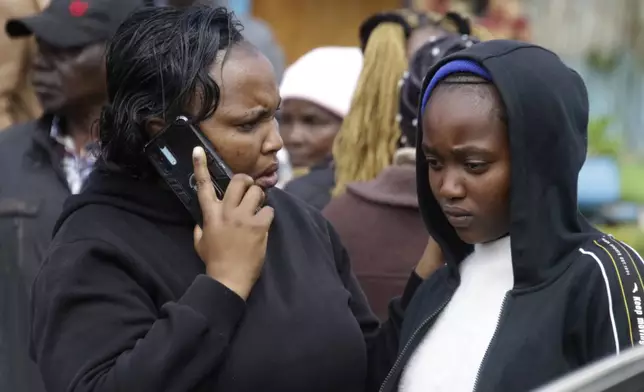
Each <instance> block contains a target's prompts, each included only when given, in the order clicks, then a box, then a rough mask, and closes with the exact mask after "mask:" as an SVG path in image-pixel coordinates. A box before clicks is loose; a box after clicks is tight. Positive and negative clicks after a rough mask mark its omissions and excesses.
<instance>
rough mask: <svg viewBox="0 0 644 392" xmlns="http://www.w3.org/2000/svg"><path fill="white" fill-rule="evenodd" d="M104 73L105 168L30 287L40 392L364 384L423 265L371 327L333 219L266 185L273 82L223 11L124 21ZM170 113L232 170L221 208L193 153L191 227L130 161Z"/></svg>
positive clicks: (150, 11)
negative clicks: (43, 390)
mask: <svg viewBox="0 0 644 392" xmlns="http://www.w3.org/2000/svg"><path fill="white" fill-rule="evenodd" d="M168 26H170V27H168ZM177 48H183V50H180V51H178V50H177ZM106 73H107V85H108V103H107V105H105V107H104V109H103V112H102V115H101V125H100V135H101V136H100V140H101V159H100V160H99V161H98V164H97V165H98V166H97V169H96V170H95V171H94V172H93V173H92V174H91V176H90V179H89V180H88V185H87V187H86V188H85V189H84V191H83V192H82V193H81V194H79V195H74V196H72V197H71V198H70V199H69V200H68V202H67V203H66V206H65V210H64V212H63V213H62V214H61V216H60V218H59V220H58V222H57V224H56V227H55V229H54V230H55V234H54V239H53V243H52V246H51V247H50V248H49V252H48V254H47V257H46V260H45V261H44V262H43V265H42V268H41V269H40V273H39V274H38V277H37V278H36V281H35V282H34V285H33V307H32V310H33V323H32V354H33V356H34V358H35V359H36V360H37V363H38V366H39V368H40V371H41V373H42V375H43V379H44V381H45V384H46V386H47V388H48V391H49V392H63V391H70V390H73V391H76V392H84V391H88V392H89V391H92V392H108V391H110V392H111V391H114V392H116V391H146V392H147V391H168V392H172V391H176V392H185V391H204V392H205V391H226V392H237V391H240V392H241V391H261V390H265V391H280V392H296V391H297V392H299V391H308V392H316V391H319V392H327V391H334V392H342V391H346V392H355V391H363V390H365V386H366V385H368V389H367V390H370V391H371V390H375V389H377V385H379V384H380V382H381V381H382V379H384V376H385V375H386V373H387V371H388V369H389V368H390V367H391V365H392V360H393V359H395V357H396V353H397V352H398V346H397V343H398V332H399V326H400V322H401V318H402V316H403V313H404V309H405V306H406V303H407V301H409V299H410V298H411V296H412V295H413V292H414V290H415V288H416V287H417V286H418V284H419V283H420V281H422V279H423V278H426V277H427V276H428V272H427V271H431V269H429V268H427V267H426V266H425V265H426V264H428V261H427V260H424V259H421V260H420V262H419V265H418V267H417V268H416V270H415V274H411V276H410V281H409V285H408V286H407V291H406V296H405V297H403V298H402V299H401V300H395V301H394V302H393V305H392V316H391V318H390V320H389V321H388V322H387V323H384V324H383V326H379V323H378V321H377V319H376V318H375V316H374V315H373V313H372V312H371V311H370V309H369V306H368V303H367V300H366V298H365V297H364V294H363V293H362V291H361V289H360V287H359V284H358V282H357V281H356V279H355V277H354V275H353V273H352V272H351V266H350V261H349V258H348V256H347V254H346V252H345V250H344V248H343V246H342V244H341V242H340V240H339V238H338V235H337V234H336V232H335V231H334V230H333V228H332V226H331V225H330V224H329V223H328V222H327V221H326V220H325V219H324V218H323V217H322V216H321V214H320V213H319V212H318V211H316V210H315V209H314V208H313V207H311V206H309V205H307V204H306V203H304V202H303V201H300V200H298V199H297V198H295V197H293V196H291V195H289V194H288V193H286V192H283V191H281V190H279V189H275V188H274V186H275V184H276V183H277V176H276V169H277V166H276V154H277V151H278V150H279V149H280V148H281V147H282V139H281V136H280V134H279V130H278V124H277V121H276V113H277V110H278V108H279V105H280V94H279V88H278V84H277V81H276V78H275V74H274V71H273V69H272V66H271V63H270V62H269V60H268V59H267V58H266V57H265V56H263V55H262V54H261V53H260V52H259V51H258V50H257V49H256V48H255V47H253V46H252V45H251V44H250V43H248V42H247V41H245V40H244V38H243V36H242V35H241V32H240V26H239V25H238V24H237V23H236V21H235V20H234V18H233V17H232V16H231V14H230V13H228V12H227V11H226V10H225V9H224V8H212V7H189V8H185V9H177V8H172V7H152V8H146V9H144V10H141V11H139V12H136V13H134V14H133V15H131V16H130V17H129V18H128V19H127V20H126V21H125V22H124V23H123V24H122V25H121V27H120V28H119V30H118V31H117V32H116V34H115V37H114V38H113V39H112V41H111V43H110V45H109V48H108V51H107V55H106ZM177 116H187V117H188V118H189V121H190V123H191V124H194V125H195V126H198V127H199V129H200V131H201V132H202V133H203V134H204V136H205V137H206V138H208V139H209V140H210V142H211V143H212V144H213V147H214V148H215V149H216V150H217V152H218V153H219V155H220V156H221V158H222V159H223V161H224V162H226V164H227V165H228V167H229V168H230V169H231V171H232V172H233V173H235V175H234V176H233V178H232V180H231V182H230V185H229V186H228V189H227V191H226V193H225V195H224V196H223V199H222V200H218V199H217V197H216V196H215V193H214V189H213V184H212V182H211V180H210V176H209V174H208V169H207V167H206V163H205V156H204V154H203V150H202V149H200V148H198V149H195V152H193V157H192V161H193V162H192V163H193V165H194V171H195V176H196V183H197V193H198V195H197V196H198V199H199V204H200V207H201V211H202V216H203V223H202V224H201V225H200V226H195V219H194V218H193V216H192V215H191V214H190V213H189V212H188V211H187V210H186V209H185V207H184V206H183V204H182V202H181V201H180V199H179V198H177V196H176V195H175V194H174V193H173V192H172V190H171V189H169V187H167V186H166V185H165V184H164V183H163V181H162V180H161V179H160V177H159V175H158V173H157V172H156V171H155V169H154V167H153V166H152V165H151V163H150V162H149V159H148V157H147V155H146V154H145V153H144V152H143V147H144V145H145V144H146V143H147V141H149V140H150V138H152V137H154V136H155V135H157V134H158V133H159V132H163V130H164V129H165V127H166V125H167V122H169V121H173V120H174V119H176V118H177ZM169 147H170V148H172V146H169ZM264 201H266V203H264ZM430 261H431V260H430ZM429 264H430V265H433V263H429Z"/></svg>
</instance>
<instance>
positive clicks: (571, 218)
mask: <svg viewBox="0 0 644 392" xmlns="http://www.w3.org/2000/svg"><path fill="white" fill-rule="evenodd" d="M197 3H199V4H197ZM248 26H256V27H257V28H256V29H253V28H251V29H247V27H248ZM263 28H265V26H264V25H262V24H261V23H260V22H258V21H255V20H253V19H252V18H242V19H241V20H239V19H237V18H236V17H235V16H234V14H233V13H231V12H230V11H229V10H227V9H226V8H225V7H218V6H216V4H214V3H212V4H210V3H208V2H206V1H200V2H194V1H186V0H182V1H169V2H168V3H167V4H158V3H157V4H155V3H154V2H147V1H143V0H136V1H135V0H85V1H77V0H73V1H69V0H51V1H50V3H49V4H46V5H45V4H41V9H39V10H36V9H34V10H33V14H32V15H28V16H24V17H19V18H10V19H9V20H8V21H7V23H6V26H5V30H6V37H3V38H2V41H0V43H2V45H5V44H6V45H11V47H12V48H13V49H12V50H13V52H12V53H14V54H16V53H19V55H17V56H16V57H14V58H11V59H9V58H7V61H6V63H7V64H10V65H9V66H8V67H12V68H8V69H12V70H13V71H14V74H13V77H12V78H13V79H11V80H12V82H11V85H10V86H7V87H6V91H7V93H6V94H4V91H3V90H0V92H1V93H3V94H4V95H3V96H2V97H1V98H2V100H0V120H2V121H4V122H2V125H3V126H4V127H6V129H5V130H3V131H1V132H0V266H1V268H0V290H1V291H0V292H2V294H3V298H0V389H2V390H5V389H6V390H11V391H19V392H20V391H28V392H41V391H43V392H44V391H48V392H63V391H76V392H85V391H87V392H89V391H92V392H103V391H105V392H108V391H109V392H112V391H177V392H187V391H226V392H236V391H260V390H262V391H285V392H288V391H313V392H315V391H320V392H322V391H325V392H326V391H346V392H356V391H367V392H371V391H401V392H416V391H447V390H449V391H474V390H476V391H526V390H531V389H533V388H536V387H539V386H541V385H544V384H545V383H548V382H550V381H552V380H554V379H557V378H559V377H561V376H564V375H565V374H567V373H570V372H572V371H574V370H576V369H578V368H581V367H583V366H585V365H588V364H590V363H593V362H595V361H597V360H599V359H601V358H604V357H607V356H610V355H616V354H620V353H621V352H622V351H624V350H626V349H629V348H631V347H636V346H640V345H644V334H642V333H641V332H640V328H641V325H642V324H643V323H644V319H642V317H641V299H640V294H639V292H640V291H641V290H644V281H643V280H642V277H641V276H642V274H644V261H643V260H642V258H641V257H640V255H638V254H637V252H635V251H634V250H633V249H632V248H631V247H629V245H628V244H625V243H623V242H620V241H618V240H616V239H615V238H613V237H612V236H610V235H607V234H604V233H602V232H600V231H598V230H597V229H595V228H594V227H593V226H592V225H590V224H589V223H588V222H587V221H586V219H585V218H584V217H583V216H582V215H581V214H580V212H579V210H578V208H577V176H578V173H579V170H580V169H581V166H582V165H583V163H584V160H585V157H586V150H587V126H588V111H589V102H588V95H587V91H586V87H585V84H584V81H583V80H582V78H581V77H580V76H579V75H578V74H577V73H576V72H575V71H574V70H572V69H570V68H569V67H567V66H566V65H565V64H564V63H563V62H562V60H561V59H560V58H559V57H558V56H557V55H556V54H554V53H553V52H551V51H549V50H547V49H545V48H542V47H539V46H537V45H534V44H531V43H528V42H519V41H510V40H494V39H493V37H492V36H491V35H490V34H489V33H487V32H486V30H485V29H484V28H483V27H481V26H478V25H476V24H474V23H472V22H470V20H469V19H468V18H467V17H466V16H463V15H460V14H458V13H454V12H448V13H446V14H438V13H427V12H418V11H413V10H407V9H406V10H392V11H390V12H383V13H378V14H376V15H373V16H372V17H370V18H368V19H367V20H365V21H364V22H363V24H362V25H361V26H359V28H358V27H356V34H357V35H358V36H359V38H360V47H320V48H315V49H313V50H311V51H310V52H308V53H306V54H305V55H304V56H302V57H301V58H299V59H298V60H297V61H295V62H294V63H293V64H291V65H289V66H288V67H284V64H283V63H284V60H283V54H282V53H281V50H280V49H279V47H277V46H275V42H274V41H273V40H272V38H271V36H270V33H269V32H267V31H266V30H265V29H263ZM254 32H256V33H257V34H256V35H255V36H253V33H254ZM30 45H35V48H31V46H30ZM31 49H34V55H33V56H31V55H30V54H31ZM6 53H9V52H6ZM3 67H5V65H4V64H0V69H3ZM4 81H5V79H3V82H4ZM34 93H35V95H34ZM29 96H35V97H37V100H35V99H30V98H25V97H29ZM27 103H29V104H27ZM177 118H185V119H186V120H187V121H188V123H189V124H190V125H192V126H194V127H195V129H197V130H198V132H199V133H200V135H202V137H203V138H204V139H205V140H206V141H207V142H208V143H209V144H211V145H212V147H213V148H214V150H215V151H216V153H217V154H218V155H219V156H220V157H221V159H222V160H223V162H225V164H226V165H227V167H228V168H229V169H230V171H231V173H233V176H232V178H231V179H230V183H229V184H228V187H227V190H226V192H225V194H224V195H223V197H218V196H217V194H216V192H215V188H214V184H213V179H212V176H211V173H210V172H209V168H208V163H209V159H208V158H207V156H206V152H205V151H204V149H203V148H201V147H196V148H195V149H194V151H193V155H192V162H191V165H192V166H193V169H194V184H195V186H194V188H195V197H196V198H197V199H198V202H199V206H200V210H201V216H202V220H201V221H200V222H195V219H194V217H193V215H191V214H190V212H189V211H188V210H187V209H186V208H185V207H184V204H183V203H182V201H181V200H180V198H178V197H177V195H176V194H175V191H174V190H173V188H172V187H170V186H168V185H167V184H166V183H164V181H163V180H162V178H161V176H160V175H159V173H158V172H157V170H156V168H155V166H154V165H152V164H151V163H150V161H149V158H148V156H147V155H146V153H145V147H146V145H147V143H148V142H150V141H151V140H154V139H155V138H156V137H158V136H160V135H163V134H164V132H165V131H166V130H167V129H168V127H169V126H170V125H171V124H172V123H173V122H174V121H175V119H177Z"/></svg>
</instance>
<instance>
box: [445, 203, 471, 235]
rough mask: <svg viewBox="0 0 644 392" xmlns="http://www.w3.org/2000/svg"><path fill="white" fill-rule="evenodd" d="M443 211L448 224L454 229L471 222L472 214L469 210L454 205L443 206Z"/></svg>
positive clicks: (464, 226) (467, 225) (468, 224)
mask: <svg viewBox="0 0 644 392" xmlns="http://www.w3.org/2000/svg"><path fill="white" fill-rule="evenodd" d="M443 213H444V214H445V217H446V218H447V220H448V221H449V223H450V225H452V227H454V228H455V229H466V228H468V227H469V226H470V224H471V223H472V220H473V218H474V216H473V215H472V213H471V212H469V211H467V210H465V209H462V208H459V207H454V206H448V205H446V206H443Z"/></svg>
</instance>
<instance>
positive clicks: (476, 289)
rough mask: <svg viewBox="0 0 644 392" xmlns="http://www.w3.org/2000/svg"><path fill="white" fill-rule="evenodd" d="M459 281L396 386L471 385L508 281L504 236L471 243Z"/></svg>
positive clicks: (406, 389) (433, 390)
mask: <svg viewBox="0 0 644 392" xmlns="http://www.w3.org/2000/svg"><path fill="white" fill-rule="evenodd" d="M460 274H461V284H460V286H459V287H458V289H457V290H456V293H454V296H453V297H452V300H451V301H450V302H449V304H447V306H446V307H445V309H444V310H443V312H442V313H441V314H440V315H439V316H438V319H437V320H436V322H435V324H434V326H433V327H432V328H431V329H430V330H429V332H428V333H427V335H425V337H424V338H423V341H422V342H420V344H419V346H418V347H417V348H416V351H415V352H414V353H413V354H412V357H411V359H410V360H409V363H408V364H407V366H406V367H405V369H404V371H403V375H402V379H401V383H400V389H399V390H400V391H402V392H421V391H422V392H439V391H441V392H442V391H445V392H448V391H449V392H465V391H468V392H469V391H472V390H473V389H474V384H475V382H476V375H477V373H478V370H479V367H480V365H481V361H482V360H483V356H484V355H485V352H486V350H487V347H488V346H489V344H490V341H491V340H492V335H494V331H495V330H496V326H497V323H498V320H499V317H500V315H501V306H502V304H503V300H504V298H505V295H506V293H507V292H508V291H509V290H511V289H512V287H513V285H514V273H513V271H512V253H511V250H510V237H509V236H506V237H503V238H501V239H499V240H496V241H494V242H490V243H486V244H480V245H475V247H474V252H473V253H472V254H471V255H469V256H468V257H467V258H466V259H465V260H463V262H462V263H461V265H460Z"/></svg>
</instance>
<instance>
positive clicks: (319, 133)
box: [280, 99, 342, 167]
mask: <svg viewBox="0 0 644 392" xmlns="http://www.w3.org/2000/svg"><path fill="white" fill-rule="evenodd" d="M280 114H281V115H280V130H281V133H282V137H283V138H284V145H285V146H286V150H287V151H288V153H289V156H290V159H291V164H292V165H293V166H295V167H311V166H314V165H316V164H319V163H321V162H323V161H324V160H325V159H326V158H328V157H329V156H330V155H331V149H332V148H333V140H334V139H335V136H336V135H337V134H338V131H339V130H340V125H341V124H342V119H341V118H340V117H338V116H336V115H335V114H333V113H331V112H330V111H328V110H326V109H324V108H323V107H321V106H319V105H316V104H314V103H312V102H310V101H305V100H301V99H288V100H284V102H283V103H282V110H281V113H280Z"/></svg>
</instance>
